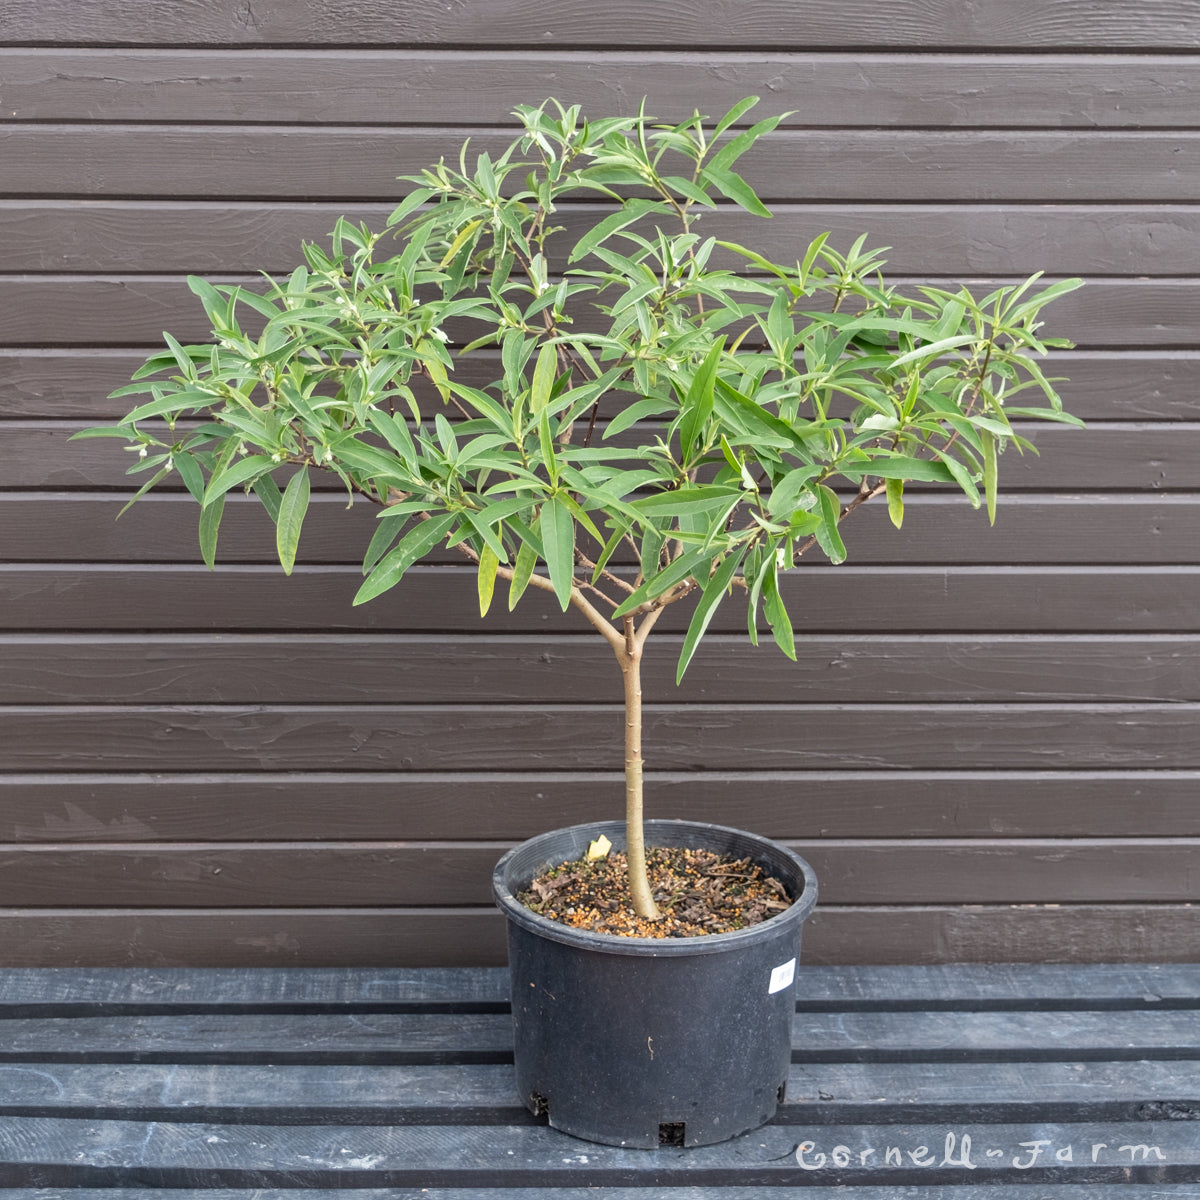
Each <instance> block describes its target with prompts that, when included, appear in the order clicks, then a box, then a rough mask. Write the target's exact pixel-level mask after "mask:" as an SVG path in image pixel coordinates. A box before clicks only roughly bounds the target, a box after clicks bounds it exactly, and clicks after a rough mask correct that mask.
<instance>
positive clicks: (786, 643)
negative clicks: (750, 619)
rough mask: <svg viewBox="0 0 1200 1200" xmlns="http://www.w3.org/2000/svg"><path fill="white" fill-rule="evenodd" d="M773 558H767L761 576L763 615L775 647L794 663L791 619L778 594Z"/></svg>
mask: <svg viewBox="0 0 1200 1200" xmlns="http://www.w3.org/2000/svg"><path fill="white" fill-rule="evenodd" d="M776 566H777V564H776V560H775V557H774V556H773V555H772V556H768V558H767V570H766V573H765V575H764V576H763V583H762V596H763V613H764V615H765V616H766V618H767V624H768V625H770V627H771V636H772V637H773V638H774V639H775V645H777V646H778V647H779V648H780V650H782V651H783V652H784V654H786V655H787V656H788V658H790V659H791V660H792V661H793V662H795V661H796V635H795V634H794V633H793V632H792V619H791V617H789V616H788V611H787V609H786V608H785V607H784V604H783V597H782V596H781V595H780V594H779V580H778V578H777V570H776Z"/></svg>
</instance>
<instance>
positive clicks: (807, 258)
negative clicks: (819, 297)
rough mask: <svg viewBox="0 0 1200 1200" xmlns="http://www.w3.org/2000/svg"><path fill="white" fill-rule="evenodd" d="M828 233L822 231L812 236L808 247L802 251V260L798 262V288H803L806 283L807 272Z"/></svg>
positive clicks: (810, 268)
mask: <svg viewBox="0 0 1200 1200" xmlns="http://www.w3.org/2000/svg"><path fill="white" fill-rule="evenodd" d="M828 238H829V234H828V233H822V234H820V235H819V236H817V237H815V238H813V240H812V241H811V242H809V244H808V249H807V250H806V251H805V252H804V261H803V262H802V263H801V264H800V271H799V282H800V288H801V290H803V289H804V288H805V287H806V286H807V284H808V273H809V271H811V270H812V265H813V263H814V262H815V261H816V257H817V255H818V254H819V253H820V252H821V247H822V246H824V245H825V242H826V241H827V240H828Z"/></svg>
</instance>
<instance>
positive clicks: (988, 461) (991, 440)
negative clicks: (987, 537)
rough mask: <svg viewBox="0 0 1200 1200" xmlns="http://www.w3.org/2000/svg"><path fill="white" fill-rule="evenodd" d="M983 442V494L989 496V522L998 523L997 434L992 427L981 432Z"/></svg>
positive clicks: (991, 523)
mask: <svg viewBox="0 0 1200 1200" xmlns="http://www.w3.org/2000/svg"><path fill="white" fill-rule="evenodd" d="M979 436H980V440H981V441H982V443H983V494H984V495H985V496H986V497H987V515H988V524H989V525H995V523H996V480H997V476H998V471H997V466H998V464H997V462H996V435H995V434H994V433H992V432H991V430H990V429H984V430H982V431H981V432H980V435H979Z"/></svg>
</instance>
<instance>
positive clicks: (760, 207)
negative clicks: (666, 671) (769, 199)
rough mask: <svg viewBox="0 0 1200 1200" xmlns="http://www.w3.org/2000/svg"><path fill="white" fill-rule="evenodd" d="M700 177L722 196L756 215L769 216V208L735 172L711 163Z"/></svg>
mask: <svg viewBox="0 0 1200 1200" xmlns="http://www.w3.org/2000/svg"><path fill="white" fill-rule="evenodd" d="M701 178H702V179H705V180H707V181H708V182H709V183H711V184H712V185H713V187H715V188H716V189H717V191H719V192H720V193H721V194H722V195H723V196H726V197H728V198H729V199H730V200H732V201H733V202H734V204H737V205H739V206H740V207H741V208H744V209H745V210H746V211H747V212H748V213H753V214H754V215H755V216H756V217H769V216H770V215H771V210H770V209H769V208H768V207H767V206H766V205H765V204H764V203H763V202H762V201H761V200H760V199H759V198H758V197H757V196H756V195H755V194H754V189H753V188H752V187H751V186H750V185H749V184H748V183H747V182H746V181H745V180H744V179H743V178H742V177H741V176H740V175H739V174H738V173H737V172H736V171H726V170H722V169H720V168H718V167H714V166H712V165H711V164H710V165H709V166H707V167H705V168H704V170H703V171H702V172H701Z"/></svg>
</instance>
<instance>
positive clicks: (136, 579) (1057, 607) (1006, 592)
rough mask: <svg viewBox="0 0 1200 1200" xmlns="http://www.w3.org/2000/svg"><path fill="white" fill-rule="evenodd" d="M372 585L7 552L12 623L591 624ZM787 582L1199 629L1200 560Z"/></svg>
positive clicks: (978, 628)
mask: <svg viewBox="0 0 1200 1200" xmlns="http://www.w3.org/2000/svg"><path fill="white" fill-rule="evenodd" d="M361 583H362V574H361V571H357V570H354V569H352V568H345V567H297V568H296V570H295V571H294V573H293V574H292V575H291V576H290V577H286V576H284V575H283V573H282V572H281V571H280V570H279V568H278V566H275V567H267V566H263V567H259V566H236V565H225V566H221V565H220V564H218V566H217V569H216V570H215V571H211V572H210V571H207V570H206V569H205V568H204V567H203V566H196V565H186V566H174V567H167V566H144V565H140V564H126V565H124V566H122V567H113V566H90V565H83V566H80V567H77V568H72V567H69V566H62V565H59V564H45V565H42V564H14V565H4V564H0V602H2V603H0V622H2V625H0V631H5V632H8V631H11V632H22V631H25V632H35V631H38V630H62V631H64V632H65V631H71V630H77V631H84V630H110V631H113V632H121V631H129V630H139V629H144V630H146V631H147V632H154V631H166V630H180V631H194V632H202V631H206V630H212V631H215V630H226V631H229V632H238V631H245V630H257V629H268V628H269V629H271V630H273V631H281V630H293V631H299V630H309V631H312V632H320V633H328V632H331V631H332V632H336V631H350V630H363V631H379V632H386V631H389V630H396V631H398V630H404V631H406V632H414V633H442V634H448V633H449V632H450V631H458V632H470V633H474V632H491V633H496V632H525V633H531V632H538V633H543V632H544V633H562V632H566V633H571V632H580V631H582V629H583V627H582V626H581V624H580V622H579V620H578V619H573V618H574V615H573V614H569V613H568V614H562V613H560V612H559V611H558V610H557V608H556V607H555V605H554V603H553V601H549V602H547V601H546V600H545V599H544V598H543V595H542V593H541V592H537V593H528V594H527V596H526V597H525V598H523V599H522V602H521V604H520V606H519V607H518V608H517V609H516V611H515V612H513V613H508V612H505V611H503V609H501V610H499V611H497V610H493V611H491V612H489V614H488V617H487V626H486V627H485V626H484V625H483V624H481V622H480V618H479V606H478V599H477V596H476V593H475V587H474V575H473V573H472V572H471V571H470V569H469V568H460V567H415V568H413V569H412V570H411V571H410V572H409V574H408V575H407V576H406V577H405V580H404V584H403V588H402V591H398V592H393V593H390V594H389V595H388V596H385V597H383V598H381V599H379V600H376V601H374V602H373V603H371V604H366V605H361V606H359V607H353V606H352V604H351V601H352V600H353V597H354V594H355V592H356V591H357V590H358V588H359V587H360V586H361ZM781 591H782V592H783V595H784V599H785V602H786V603H787V604H788V607H789V611H790V612H793V613H794V614H795V615H794V617H793V620H794V624H795V625H796V627H797V628H798V629H799V630H801V631H802V633H832V632H844V633H850V632H855V633H877V632H878V631H879V630H880V629H886V628H889V622H893V621H894V620H895V617H896V614H897V613H903V614H904V619H903V625H904V628H905V631H906V632H910V633H922V632H924V633H967V632H989V633H1026V632H1028V633H1056V632H1057V633H1191V632H1194V631H1195V628H1196V619H1195V614H1196V611H1197V604H1200V568H1197V567H1186V566H1179V567H1156V566H1148V567H1136V568H1128V567H1121V566H1115V567H1074V568H1072V567H1036V566H1035V567H993V568H990V569H985V568H982V567H914V568H902V567H859V566H852V565H849V564H844V565H842V566H840V567H837V568H824V567H813V568H811V569H805V570H801V571H793V572H789V574H788V575H787V576H785V578H784V580H783V585H782V587H781ZM401 596H402V597H403V599H401V598H400V597H401ZM1118 598H1119V603H1117V602H1115V601H1116V600H1117V599H1118ZM793 605H795V607H794V608H793V607H792V606H793ZM680 607H683V606H680V605H676V606H675V607H674V608H672V609H671V611H670V612H668V613H667V614H666V615H665V616H664V617H663V619H662V620H661V621H660V622H659V625H658V627H657V631H658V632H661V633H665V632H667V631H676V632H678V631H680V630H682V629H684V628H686V614H683V613H679V612H678V611H677V610H678V609H679V608H680ZM710 628H711V629H712V631H713V632H714V633H718V632H722V633H736V632H739V631H741V630H743V629H744V628H745V613H744V611H741V612H739V611H737V610H735V608H734V607H733V606H732V605H725V606H723V607H722V608H720V609H718V611H717V613H716V615H715V616H714V617H713V619H712V623H711V625H710ZM759 653H761V654H763V655H764V656H765V655H766V654H768V653H775V651H774V650H773V649H770V650H768V649H767V648H763V649H762V650H761V651H760V652H759Z"/></svg>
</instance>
